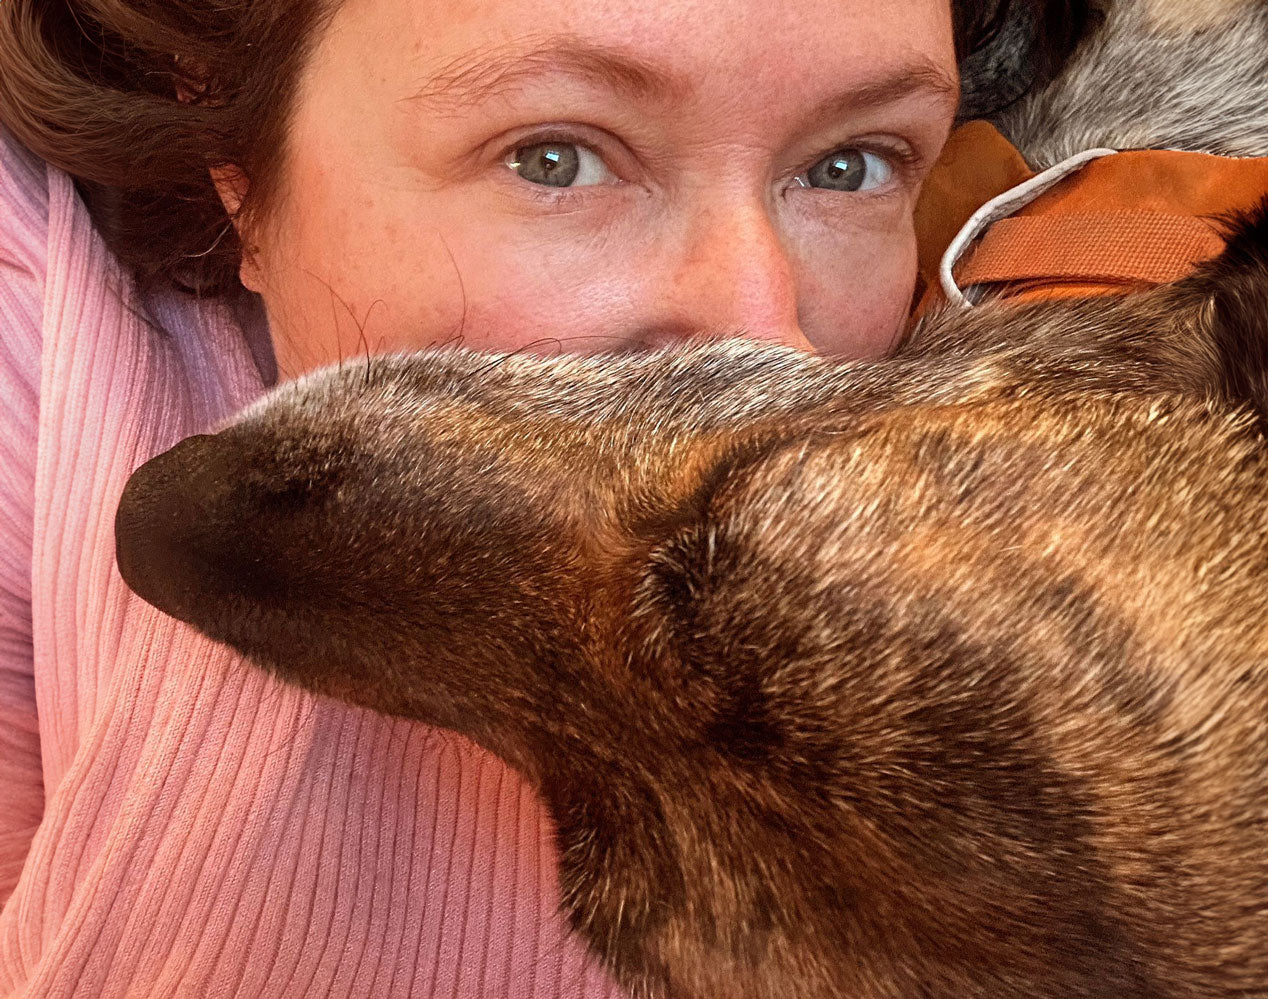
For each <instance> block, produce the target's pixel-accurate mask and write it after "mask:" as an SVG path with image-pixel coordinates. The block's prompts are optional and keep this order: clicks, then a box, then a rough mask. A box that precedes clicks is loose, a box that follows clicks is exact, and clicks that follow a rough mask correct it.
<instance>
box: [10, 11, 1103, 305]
mask: <svg viewBox="0 0 1268 999" xmlns="http://www.w3.org/2000/svg"><path fill="white" fill-rule="evenodd" d="M338 3H339V0H184V2H182V3H173V2H172V0H3V2H2V3H0V124H2V125H3V126H5V127H7V128H8V129H9V131H10V132H11V133H12V134H13V136H14V137H15V138H16V139H17V140H18V141H19V142H21V143H22V144H23V145H25V146H26V147H27V148H29V149H30V150H32V151H33V152H35V153H36V154H38V155H39V156H42V157H43V158H44V159H45V160H47V161H48V162H50V163H52V164H54V165H55V166H57V167H60V168H61V169H62V170H64V171H66V172H67V173H68V174H70V175H71V176H72V177H73V178H75V182H76V185H77V187H78V189H79V192H80V194H81V195H82V197H83V198H84V201H85V203H86V204H87V206H88V209H89V211H90V212H91V214H92V217H93V221H94V223H95V225H96V227H97V229H98V231H99V232H100V233H101V235H102V237H103V239H104V240H105V242H106V244H107V245H108V246H109V247H110V249H111V250H112V251H113V252H114V253H115V255H116V256H117V257H118V258H119V260H120V261H121V262H122V263H123V264H124V265H125V267H127V268H128V269H129V270H130V272H131V273H132V275H133V277H134V279H135V280H136V283H137V286H138V287H139V288H140V289H142V290H144V289H147V288H149V287H151V286H152V285H153V284H155V283H156V282H166V283H170V284H171V285H174V286H175V287H177V288H180V289H182V290H183V291H187V292H190V293H192V294H197V295H228V294H235V295H236V294H240V293H241V292H242V287H241V284H240V283H239V279H238V269H239V266H240V263H241V259H242V253H243V247H242V243H241V241H240V239H239V236H238V232H237V230H236V229H235V226H234V225H233V223H232V221H231V220H230V218H229V216H228V215H227V214H226V212H225V209H224V206H223V205H222V203H221V201H220V198H219V196H218V195H217V193H216V190H215V187H214V186H213V185H212V182H211V179H210V176H209V170H210V169H211V168H213V167H222V166H229V165H233V166H236V167H238V168H239V169H241V170H242V171H243V173H244V174H245V175H246V176H247V177H248V178H250V185H249V188H248V191H247V194H246V197H245V199H244V201H243V203H242V205H241V207H240V209H239V211H238V215H237V221H238V223H239V225H240V226H241V227H242V230H243V231H246V232H249V231H251V227H252V225H253V224H255V223H257V222H258V221H260V220H262V219H264V218H267V216H268V211H269V208H270V206H271V205H272V204H274V202H275V199H276V197H277V194H278V183H279V178H280V176H281V167H282V163H283V160H284V158H285V153H286V141H285V140H286V125H287V122H288V120H289V117H290V112H291V107H292V102H293V100H294V95H295V86H296V81H297V78H298V76H299V71H300V69H301V67H302V66H303V64H304V61H305V58H306V56H307V54H308V52H309V50H310V48H311V46H312V45H313V43H314V42H315V40H316V39H317V38H318V37H320V35H321V30H322V29H323V28H324V27H325V25H326V24H327V23H328V22H329V20H330V18H331V17H332V16H333V15H334V13H335V11H336V10H337V7H338ZM1088 6H1089V0H954V5H953V10H954V15H955V33H956V45H957V54H958V56H959V57H960V61H961V66H962V67H964V68H966V69H968V68H970V67H971V68H972V72H966V77H965V80H966V83H965V95H964V107H965V110H966V111H968V112H970V113H971V114H973V115H982V114H987V113H989V112H990V111H991V110H992V109H993V107H995V106H998V105H999V104H1002V103H1005V102H1007V101H1010V100H1014V99H1016V97H1017V96H1020V94H1021V93H1022V92H1024V91H1025V89H1027V88H1028V87H1029V86H1031V85H1033V84H1034V83H1036V82H1038V81H1040V80H1043V79H1046V78H1047V77H1049V76H1051V75H1052V73H1054V72H1055V71H1056V70H1057V69H1058V68H1059V67H1060V66H1061V65H1062V64H1063V63H1064V61H1065V59H1066V57H1067V56H1068V55H1069V53H1070V52H1071V51H1072V50H1073V48H1074V46H1075V45H1076V44H1077V42H1078V41H1079V39H1080V37H1081V36H1082V34H1083V32H1084V30H1085V27H1086V24H1087V21H1088V17H1089V14H1088ZM178 89H179V90H180V91H181V92H182V93H183V94H185V95H186V96H187V99H186V100H184V101H181V100H178V99H177V97H176V93H177V92H178Z"/></svg>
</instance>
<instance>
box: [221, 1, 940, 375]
mask: <svg viewBox="0 0 1268 999" xmlns="http://www.w3.org/2000/svg"><path fill="white" fill-rule="evenodd" d="M948 7H949V5H948V3H947V0H865V2H861V3H854V4H850V3H840V4H837V3H823V2H822V0H656V2H654V3H651V2H648V0H550V2H546V3H543V2H541V0H343V3H342V5H341V7H340V8H339V9H338V11H337V12H336V14H335V15H334V17H333V20H332V21H331V22H330V25H329V28H328V29H327V30H326V31H325V32H324V33H323V34H322V35H321V36H320V38H319V39H318V40H317V44H316V45H315V47H314V49H313V52H312V55H311V58H310V60H309V63H308V65H307V67H306V69H305V71H304V72H303V74H302V75H301V79H300V88H299V95H298V100H297V106H296V109H295V115H294V120H293V127H292V130H291V137H290V146H289V150H288V154H289V155H288V160H287V163H286V166H285V176H284V178H283V181H284V182H283V184H282V189H283V192H284V193H283V198H282V201H281V203H279V204H278V205H277V206H276V209H275V211H274V212H273V214H272V216H271V217H270V218H269V219H268V220H267V222H266V224H265V225H264V226H262V227H261V229H260V231H258V232H256V233H255V234H254V236H253V238H252V237H250V236H249V237H248V239H247V242H248V243H251V244H254V245H256V246H257V247H258V251H257V253H256V254H255V256H254V259H248V260H247V261H246V262H245V263H244V265H243V279H244V281H245V283H246V284H247V285H248V287H251V288H253V289H254V290H256V291H258V292H260V293H261V294H262V295H263V297H264V300H265V304H266V306H267V309H268V313H269V319H270V323H271V326H272V328H273V335H274V341H275V345H276V349H277V353H278V363H279V368H280V371H281V376H282V377H283V378H286V377H293V376H295V375H297V374H299V373H301V372H303V371H306V370H310V369H312V368H314V367H316V366H318V365H321V364H324V363H329V362H333V361H337V360H340V359H341V358H348V357H354V356H356V355H357V354H363V353H365V352H366V351H367V350H369V351H371V352H379V351H383V350H399V349H407V348H417V347H424V346H428V345H431V344H439V343H450V342H462V343H464V344H466V345H468V346H471V347H477V348H483V349H500V350H501V349H521V348H522V349H529V350H538V351H554V350H559V349H563V350H566V351H577V352H580V351H586V352H589V351H598V350H611V349H627V348H633V347H639V346H647V345H657V344H663V343H665V342H668V341H671V340H674V339H677V338H680V337H685V336H689V335H692V334H695V333H713V334H743V335H748V336H753V337H760V338H765V339H771V340H778V341H782V342H784V343H789V344H795V345H800V346H802V347H808V348H813V349H815V350H818V351H821V352H823V353H827V354H836V355H843V356H848V357H867V356H877V355H881V354H883V353H885V352H886V351H887V350H888V349H889V348H890V346H891V345H892V344H893V343H894V341H895V338H896V337H897V335H898V334H899V332H900V330H901V328H902V326H903V322H904V319H905V316H906V313H907V310H908V307H909V305H910V300H911V294H912V289H913V284H914V280H915V260H916V256H915V253H916V247H915V239H914V234H913V230H912V221H911V216H912V210H913V206H914V204H915V199H916V195H917V193H918V190H919V186H920V183H921V181H922V179H923V177H924V175H925V172H926V171H927V169H928V168H929V167H930V166H931V165H932V163H933V161H934V159H935V158H936V157H937V154H938V152H939V150H940V148H941V146H942V143H943V141H944V139H945V138H946V135H947V132H948V129H949V127H950V122H951V118H952V114H953V112H954V109H955V104H956V98H957V93H958V90H957V83H956V76H955V64H954V56H953V52H952V41H951V25H950V12H949V9H948ZM217 180H218V183H219V185H220V189H221V193H222V195H223V196H224V197H225V198H226V202H227V203H228V204H230V205H231V206H232V204H233V203H234V201H235V200H236V196H237V195H236V194H235V191H234V189H233V186H232V182H231V180H230V179H229V175H227V174H225V173H220V174H218V175H217ZM240 193H241V191H240V189H239V190H238V191H237V194H240Z"/></svg>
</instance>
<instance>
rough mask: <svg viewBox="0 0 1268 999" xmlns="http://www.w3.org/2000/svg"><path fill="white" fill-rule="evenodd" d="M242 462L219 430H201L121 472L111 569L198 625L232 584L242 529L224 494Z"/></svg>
mask: <svg viewBox="0 0 1268 999" xmlns="http://www.w3.org/2000/svg"><path fill="white" fill-rule="evenodd" d="M243 464H244V463H243V459H242V455H241V453H240V449H239V448H238V447H237V446H236V445H235V443H234V442H233V441H231V440H230V439H229V438H227V437H226V436H225V435H223V434H216V435H201V436H198V437H190V438H188V439H187V440H184V441H181V443H179V444H177V445H176V446H175V447H174V448H172V449H171V450H170V451H166V452H164V453H163V454H161V455H159V456H158V457H156V458H152V459H151V460H150V461H147V462H146V463H145V464H144V465H142V466H141V467H140V468H138V469H137V470H136V471H135V472H134V473H133V474H132V477H131V478H130V479H129V480H128V484H127V486H126V487H125V488H124V490H123V497H122V499H121V500H120V502H119V509H118V512H117V513H116V514H115V556H116V559H117V561H118V565H119V573H120V574H121V575H122V576H123V579H124V582H126V583H127V584H128V586H130V587H131V588H132V589H133V590H134V591H135V592H136V593H137V594H138V595H139V596H141V597H142V598H143V599H144V600H146V601H147V602H149V603H151V604H153V605H154V606H155V607H157V608H159V610H162V611H164V612H165V613H167V614H170V615H172V616H173V617H176V618H179V619H181V620H182V621H187V622H189V623H191V624H194V625H198V624H200V623H201V622H200V616H201V615H200V609H202V610H203V611H204V612H205V610H206V609H208V605H209V604H212V603H214V602H215V601H216V598H217V597H220V596H224V595H226V593H227V591H232V590H233V589H235V588H237V587H238V586H240V584H241V579H242V570H243V569H244V568H246V566H244V565H243V561H244V556H247V555H248V553H249V549H250V547H251V545H250V538H249V537H247V536H244V535H249V534H250V531H249V530H246V531H244V526H245V525H244V519H245V518H244V513H245V511H241V510H237V509H235V503H234V502H232V498H233V491H234V483H235V481H238V480H240V478H241V473H242V470H243ZM246 561H247V562H248V563H249V562H250V559H249V557H248V558H247V559H246Z"/></svg>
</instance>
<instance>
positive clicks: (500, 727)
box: [117, 6, 1268, 999]
mask: <svg viewBox="0 0 1268 999" xmlns="http://www.w3.org/2000/svg"><path fill="white" fill-rule="evenodd" d="M1253 16H1254V17H1255V18H1258V17H1259V16H1260V13H1259V8H1258V7H1257V6H1256V7H1255V10H1254V12H1253ZM1168 30H1172V29H1170V28H1169V29H1168ZM1266 85H1268V84H1266ZM1212 115H1213V117H1212V120H1217V119H1218V114H1217V112H1212ZM1266 342H1268V205H1266V206H1265V208H1264V210H1263V211H1261V212H1260V214H1259V215H1258V216H1257V217H1256V218H1255V219H1253V220H1243V222H1242V223H1240V225H1239V228H1238V230H1237V234H1236V236H1235V237H1234V238H1233V240H1232V243H1231V245H1230V248H1229V250H1228V252H1227V253H1226V254H1225V255H1224V257H1222V258H1221V259H1219V260H1218V261H1216V262H1214V263H1212V264H1210V265H1207V266H1206V267H1204V268H1203V269H1202V270H1201V271H1200V272H1199V273H1198V274H1197V275H1195V276H1194V277H1192V278H1190V279H1187V280H1185V281H1183V282H1180V283H1179V284H1177V285H1174V286H1170V287H1164V288H1159V289H1156V290H1154V291H1151V292H1147V293H1143V294H1140V295H1133V296H1130V297H1126V298H1121V299H1103V300H1098V301H1095V302H1087V303H1069V302H1066V303H1053V304H1047V305H1033V306H1027V307H1020V308H1018V307H1005V306H1000V305H993V304H988V305H984V306H981V307H979V308H977V309H974V310H972V311H968V312H950V313H943V314H941V315H937V316H935V317H934V318H933V319H932V320H931V321H929V322H928V323H926V324H925V326H924V327H923V328H922V329H921V330H920V331H919V332H918V334H917V336H915V337H914V338H913V339H912V341H911V342H910V343H908V344H907V345H906V346H905V347H904V348H903V350H902V352H901V353H900V355H899V356H898V357H896V358H893V359H890V360H885V361H878V362H867V363H858V362H856V363H842V362H833V361H829V360H826V359H822V358H817V357H812V356H807V355H804V354H799V353H796V352H793V351H790V350H784V349H779V348H774V347H769V346H761V345H757V344H754V343H749V342H739V341H730V342H711V343H709V342H706V343H698V344H694V345H688V346H683V347H680V348H676V349H671V350H666V351H660V352H655V353H648V354H639V355H628V356H622V357H604V358H564V357H561V358H552V359H545V358H534V357H528V356H498V357H492V356H488V355H478V354H474V353H470V352H466V351H461V350H434V351H428V352H424V353H420V354H414V355H399V356H392V357H383V358H375V359H374V360H372V361H367V362H365V363H363V364H356V365H348V366H345V367H343V368H342V369H327V370H325V371H321V372H318V373H315V374H313V375H310V376H308V377H307V378H305V379H302V380H300V381H298V382H294V383H291V384H288V385H285V386H283V387H281V388H280V389H278V390H276V391H275V392H274V393H272V394H271V395H270V396H268V397H267V398H265V399H264V400H262V401H261V402H260V403H258V404H257V405H255V406H253V407H252V408H251V409H249V410H247V411H246V412H245V413H244V414H242V415H241V416H240V417H239V418H238V419H237V420H236V421H235V422H233V424H232V425H230V426H228V427H227V428H226V429H224V430H222V431H221V432H220V433H218V434H215V435H209V436H203V437H198V438H193V439H191V440H189V441H186V442H184V443H182V444H181V445H178V446H177V447H176V448H175V449H173V450H172V451H170V452H168V453H167V454H166V455H163V456H160V457H159V458H156V459H154V460H153V461H151V462H149V463H147V464H146V465H145V466H144V467H143V468H142V469H141V470H139V471H138V472H137V473H136V475H135V476H134V477H133V479H132V480H131V481H130V483H129V485H128V488H127V491H126V492H125V494H124V497H123V502H122V504H121V506H120V510H119V515H118V521H117V539H118V556H119V567H120V570H121V572H122V573H123V576H124V578H125V579H126V580H127V581H128V583H129V584H130V585H131V586H132V587H133V588H134V589H136V590H137V592H138V593H140V594H141V595H142V596H143V597H145V598H146V599H147V600H149V601H151V602H152V603H154V604H156V605H157V606H159V607H160V608H162V609H164V610H166V611H168V612H169V613H171V614H174V615H175V616H177V617H179V618H181V619H183V620H185V621H189V622H191V623H192V624H194V625H195V626H196V627H198V628H199V629H201V630H202V631H204V632H205V633H206V634H208V635H210V636H212V637H213V638H216V639H219V640H221V641H225V642H228V643H230V644H231V645H233V646H234V647H236V648H238V649H240V650H241V651H243V652H244V653H246V654H247V655H248V656H250V657H251V658H252V659H253V660H254V661H256V662H258V663H260V664H262V665H263V666H265V667H267V668H269V669H271V670H273V671H275V672H276V673H277V674H278V675H279V676H281V677H284V678H285V679H287V680H289V681H292V682H295V683H299V684H303V685H304V686H306V687H308V688H310V689H312V690H315V691H318V692H321V693H324V694H329V695H332V696H335V697H340V698H343V699H346V700H349V701H353V702H356V703H360V704H365V705H369V706H371V707H374V708H377V709H379V710H382V711H387V712H392V713H395V714H400V715H404V716H407V717H411V718H417V719H421V720H424V721H427V722H430V723H432V724H436V725H441V726H445V727H448V728H451V729H454V730H457V731H459V732H462V733H464V734H465V735H467V736H468V737H470V738H472V739H474V740H475V741H477V742H479V743H480V744H481V745H483V746H485V747H487V748H488V749H489V750H491V751H492V752H494V753H497V754H499V755H501V756H502V757H504V758H505V759H506V760H508V761H509V762H510V763H511V764H513V765H514V766H515V767H517V768H518V769H520V770H521V771H522V772H523V773H525V774H526V775H527V776H528V777H529V778H530V779H531V780H532V781H533V782H534V783H535V784H536V786H537V787H538V788H539V789H540V792H541V795H542V798H543V800H544V802H545V803H546V805H547V807H548V808H549V810H550V812H551V814H552V816H553V818H554V820H555V823H556V825H557V829H558V837H559V846H560V884H561V888H562V893H563V903H564V906H565V909H566V911H567V912H568V914H569V916H570V917H571V919H572V921H573V924H574V925H575V927H576V928H577V930H578V931H579V932H580V933H581V934H582V936H583V937H584V938H585V939H586V940H587V941H588V942H589V944H590V945H591V946H592V947H593V948H594V950H595V951H596V953H597V954H599V955H600V957H601V958H602V959H603V960H604V961H605V962H606V963H607V964H608V966H609V967H610V968H611V969H612V971H613V972H614V973H615V974H616V976H617V977H618V978H619V980H620V981H621V982H623V983H624V984H625V985H626V986H628V987H629V988H630V989H631V990H632V991H633V992H634V993H636V994H639V995H647V996H656V997H667V999H668V997H673V999H776V997H779V999H810V997H816V999H819V997H824V999H837V997H839V999H847V997H848V999H899V997H903V999H906V997H915V996H929V997H948V999H951V997H955V999H961V997H981V999H1011V997H1023V996H1024V997H1052V999H1056V997H1112V999H1124V997H1176V999H1180V997H1184V999H1197V997H1234V996H1236V997H1242V999H1245V997H1250V996H1263V995H1268V477H1266V474H1265V473H1268V457H1266V455H1265V449H1264V447H1263V437H1262V435H1261V428H1262V427H1263V426H1264V423H1265V413H1268V388H1266V384H1268V383H1266V382H1265V375H1266V373H1268V354H1266V348H1265V343H1266Z"/></svg>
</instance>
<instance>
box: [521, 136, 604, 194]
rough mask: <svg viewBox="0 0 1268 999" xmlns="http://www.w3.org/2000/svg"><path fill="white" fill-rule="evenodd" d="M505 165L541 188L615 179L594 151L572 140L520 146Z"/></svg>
mask: <svg viewBox="0 0 1268 999" xmlns="http://www.w3.org/2000/svg"><path fill="white" fill-rule="evenodd" d="M506 165H507V166H508V167H510V168H511V169H512V170H514V171H515V172H516V173H517V174H519V175H520V176H521V177H523V178H524V179H525V180H527V181H529V182H530V183H532V184H541V185H543V186H545V187H586V186H590V185H593V184H606V183H612V182H614V181H615V180H616V177H615V175H614V174H613V173H612V171H611V170H609V169H608V168H607V165H606V164H605V163H604V162H603V160H602V159H601V158H600V157H599V155H598V154H597V153H595V152H594V151H593V150H591V149H586V148H585V147H584V146H579V145H577V144H576V143H575V142H538V143H536V144H534V145H531V146H521V147H520V148H519V149H517V150H515V152H514V153H512V154H511V155H510V156H509V157H508V158H507V161H506Z"/></svg>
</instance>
